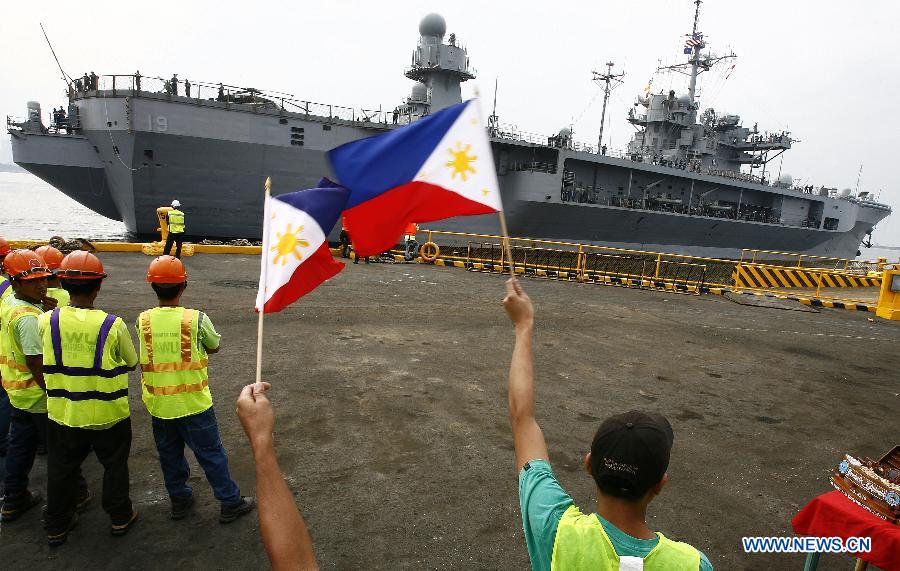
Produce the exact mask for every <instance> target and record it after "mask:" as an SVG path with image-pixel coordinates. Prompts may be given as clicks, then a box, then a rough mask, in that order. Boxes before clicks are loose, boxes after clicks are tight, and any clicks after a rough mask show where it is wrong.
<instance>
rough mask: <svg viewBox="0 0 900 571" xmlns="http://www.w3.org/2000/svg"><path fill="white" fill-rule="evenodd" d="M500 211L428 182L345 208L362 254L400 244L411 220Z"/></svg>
mask: <svg viewBox="0 0 900 571" xmlns="http://www.w3.org/2000/svg"><path fill="white" fill-rule="evenodd" d="M491 212H497V211H496V210H494V209H493V208H491V207H490V206H486V205H484V204H482V203H480V202H475V201H474V200H469V199H468V198H465V197H464V196H462V195H460V194H457V193H455V192H452V191H449V190H447V189H445V188H443V187H440V186H436V185H433V184H429V183H427V182H410V183H407V184H404V185H401V186H398V187H395V188H392V189H391V190H389V191H387V192H384V193H382V194H380V195H378V196H376V197H375V198H372V199H371V200H367V201H365V202H363V203H361V204H357V205H356V206H354V207H353V208H350V209H348V210H345V211H344V224H345V225H346V228H347V232H349V233H350V239H351V240H353V248H354V249H355V250H356V253H357V254H358V255H360V256H375V255H378V254H381V253H382V252H386V251H388V250H390V249H391V248H393V247H394V246H396V245H397V243H398V242H399V241H400V236H402V235H403V230H404V228H406V225H407V224H409V223H410V222H416V223H423V222H434V221H435V220H443V219H445V218H452V217H454V216H470V215H475V214H490V213H491Z"/></svg>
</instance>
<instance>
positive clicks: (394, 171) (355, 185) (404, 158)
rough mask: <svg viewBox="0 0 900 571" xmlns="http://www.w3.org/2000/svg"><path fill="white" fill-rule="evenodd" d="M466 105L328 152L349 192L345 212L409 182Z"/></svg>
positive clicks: (332, 164)
mask: <svg viewBox="0 0 900 571" xmlns="http://www.w3.org/2000/svg"><path fill="white" fill-rule="evenodd" d="M468 104H469V101H465V102H463V103H459V104H457V105H454V106H452V107H448V108H446V109H442V110H440V111H438V112H437V113H434V114H433V115H429V116H427V117H424V118H422V119H419V120H418V121H416V122H415V123H412V124H410V125H408V126H406V127H401V128H399V129H394V130H393V131H390V132H388V133H385V134H383V135H378V136H375V137H369V138H367V139H362V140H359V141H352V142H350V143H346V144H344V145H341V146H340V147H338V148H336V149H332V150H331V151H329V152H328V159H329V160H330V161H331V166H332V168H333V169H334V172H335V174H336V175H337V178H338V180H340V182H341V184H342V185H344V186H346V187H347V188H349V189H350V191H351V192H350V198H349V200H348V201H347V208H352V207H354V206H356V205H357V204H360V203H362V202H365V201H367V200H370V199H372V198H375V197H376V196H378V195H380V194H382V193H384V192H386V191H388V190H390V189H392V188H394V187H397V186H400V185H402V184H406V183H408V182H410V181H412V179H413V177H414V176H416V173H417V172H419V169H420V168H421V166H422V164H424V163H425V160H426V159H428V157H429V156H430V155H431V153H432V152H434V149H435V147H437V145H438V143H440V142H441V139H442V138H443V137H444V134H446V133H447V131H448V130H449V129H450V127H451V126H453V124H454V123H455V122H456V119H457V118H458V117H459V115H460V114H461V113H462V112H463V110H464V109H465V108H466V105H468Z"/></svg>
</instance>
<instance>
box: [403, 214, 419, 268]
mask: <svg viewBox="0 0 900 571" xmlns="http://www.w3.org/2000/svg"><path fill="white" fill-rule="evenodd" d="M418 231H419V225H418V224H416V223H415V222H409V223H408V224H407V225H406V228H405V229H404V230H403V242H404V246H405V249H404V250H405V251H404V254H405V255H404V258H405V259H406V260H407V261H409V260H412V259H413V258H415V257H416V250H417V249H418V247H419V244H418V243H416V233H417V232H418Z"/></svg>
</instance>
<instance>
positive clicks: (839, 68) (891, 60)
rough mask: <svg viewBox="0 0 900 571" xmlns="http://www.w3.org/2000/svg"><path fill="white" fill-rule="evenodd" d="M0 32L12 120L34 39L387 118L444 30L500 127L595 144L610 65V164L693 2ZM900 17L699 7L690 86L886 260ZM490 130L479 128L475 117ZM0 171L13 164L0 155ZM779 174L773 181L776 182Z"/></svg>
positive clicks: (4, 146)
mask: <svg viewBox="0 0 900 571" xmlns="http://www.w3.org/2000/svg"><path fill="white" fill-rule="evenodd" d="M2 11H3V16H2V18H0V53H2V54H3V56H2V58H0V86H2V89H0V112H2V113H3V114H5V115H13V116H23V115H24V114H25V103H26V101H28V100H37V101H40V102H41V104H42V105H43V108H44V110H45V111H46V110H49V109H50V108H52V107H53V106H55V105H60V104H63V103H64V97H63V89H64V84H63V83H62V81H61V80H60V79H59V75H60V74H59V71H58V70H57V68H56V64H55V63H54V61H53V58H52V56H51V54H50V51H49V49H48V48H47V45H46V43H45V41H44V38H43V36H42V35H41V31H40V28H39V26H38V23H39V22H43V24H44V26H45V28H46V29H47V32H48V34H49V35H50V39H51V41H52V42H53V44H54V47H55V48H56V53H57V55H58V56H59V58H60V61H61V62H62V65H63V67H64V68H65V70H66V71H67V72H68V73H69V74H70V75H72V76H75V75H80V74H82V73H84V72H85V71H91V70H93V71H96V72H97V73H98V74H126V73H132V72H133V71H134V70H135V69H140V70H141V73H143V74H144V75H157V76H170V75H171V74H172V73H178V75H179V77H180V78H188V79H191V80H195V81H196V80H200V81H208V82H216V83H217V82H220V81H221V82H224V83H226V84H233V85H244V86H253V87H257V88H261V89H269V90H277V91H284V92H288V93H292V94H295V95H296V96H298V97H299V98H302V99H308V100H312V101H318V102H324V103H332V104H338V105H346V106H352V107H365V108H368V109H371V108H377V107H378V106H379V105H382V106H384V107H385V108H390V107H393V106H394V105H396V104H398V103H400V102H401V101H402V98H403V97H405V96H406V95H408V93H409V89H410V87H411V85H412V82H411V81H410V80H408V79H406V78H405V77H404V76H403V73H402V72H403V68H404V66H406V65H408V64H409V61H410V53H411V51H412V50H413V48H414V47H415V45H416V41H417V39H418V22H419V20H420V19H421V18H422V16H424V15H425V14H427V13H428V12H431V11H436V12H439V13H441V14H442V15H443V16H444V17H445V18H446V20H447V27H448V32H455V33H456V34H457V37H458V38H459V39H460V41H461V42H462V43H463V44H464V45H466V46H467V47H468V49H469V56H470V59H471V62H472V65H473V66H474V67H475V68H476V69H477V71H478V78H477V79H476V80H475V81H474V82H468V83H466V84H465V85H464V92H463V94H464V96H468V95H471V94H472V93H473V90H474V87H475V85H476V84H477V85H479V86H480V89H481V93H482V95H483V96H484V97H485V99H486V101H485V104H486V107H487V109H489V108H490V105H491V101H490V99H491V96H492V95H493V85H494V79H495V78H499V85H500V87H499V94H498V104H497V111H498V114H499V116H500V119H501V121H503V122H507V123H512V124H515V125H517V126H518V127H519V128H520V129H522V130H524V131H531V132H536V133H541V134H550V133H552V132H555V131H558V130H559V129H560V128H561V127H564V126H568V125H570V124H573V126H574V131H575V138H576V139H578V140H581V141H584V142H587V143H591V144H596V138H597V131H598V129H599V125H600V110H601V103H602V96H598V93H599V88H598V87H597V86H596V85H595V84H593V83H592V82H591V70H593V69H598V70H599V69H601V68H602V66H603V62H605V61H607V60H612V61H614V62H615V63H616V69H617V70H621V69H624V71H625V72H626V74H627V75H626V77H625V78H624V79H625V83H624V84H623V85H621V86H620V87H618V88H617V89H616V91H615V92H614V94H613V96H612V97H611V98H610V104H609V110H608V118H607V123H606V125H607V132H606V134H607V136H606V137H604V139H605V140H608V139H611V141H610V143H611V144H610V147H611V148H622V147H624V146H625V144H626V142H627V141H628V139H629V138H630V137H631V135H632V133H633V132H634V130H633V128H632V127H631V126H630V125H629V124H628V123H627V122H626V121H625V116H626V113H627V112H628V108H629V107H630V106H631V105H632V104H633V102H634V97H635V95H636V94H637V93H639V92H642V91H643V89H644V86H645V85H646V84H647V82H648V80H650V79H651V78H654V79H653V85H654V89H655V90H656V89H659V88H664V89H669V88H670V87H671V88H672V89H675V90H676V91H678V92H679V93H680V92H682V91H686V85H687V81H686V78H684V77H683V76H679V75H675V74H669V75H663V74H660V75H655V76H654V71H655V69H656V67H657V66H658V65H659V61H660V60H662V62H663V63H676V62H679V61H682V60H683V58H684V57H685V56H683V55H682V53H681V47H682V45H683V42H684V34H685V33H688V32H690V29H691V23H692V18H693V3H692V2H691V1H690V0H643V1H642V2H607V1H597V0H594V1H584V2H581V1H578V2H576V1H568V2H559V1H557V2H550V1H547V0H541V1H536V2H535V1H531V0H519V1H517V2H486V1H484V0H482V1H480V2H474V1H469V0H457V1H455V2H446V1H425V2H410V1H404V2H400V1H393V0H391V1H387V0H381V1H378V2H366V1H351V0H330V1H328V2H324V1H303V2H300V1H295V2H242V3H226V2H221V1H219V2H205V1H191V2H187V1H184V0H181V1H178V2H175V1H168V0H157V1H155V2H140V3H138V2H121V1H114V2H112V1H106V0H90V1H84V2H80V3H79V2H76V3H73V2H58V1H55V0H54V1H44V2H40V3H35V2H23V1H21V0H12V2H11V3H10V0H6V1H5V2H4V8H3V10H2ZM898 17H900V4H898V3H896V2H893V1H867V2H846V1H837V0H818V1H798V0H792V1H786V0H777V1H775V0H757V1H756V2H753V3H752V4H747V3H743V2H734V1H733V0H707V1H705V2H704V3H703V5H702V11H701V16H700V29H701V31H703V32H704V33H705V34H706V39H707V42H708V44H709V46H710V48H712V49H713V51H715V52H720V53H727V52H729V51H731V50H733V51H734V52H735V53H736V54H737V55H738V59H737V60H736V61H737V65H736V66H735V68H734V70H733V72H732V73H731V76H730V78H728V79H726V78H725V75H726V72H727V71H728V67H729V66H730V63H729V64H726V65H725V66H723V67H722V68H720V69H719V70H714V71H711V72H709V73H707V74H704V75H702V76H701V82H700V87H701V91H700V103H701V106H702V107H704V108H705V107H708V106H712V107H714V108H715V109H716V110H717V111H720V112H730V113H737V114H739V115H741V117H742V119H743V122H744V125H746V126H752V125H753V123H754V122H757V121H758V122H759V127H760V129H761V130H770V131H775V130H782V129H789V130H790V131H791V132H792V133H793V135H794V136H795V137H796V138H798V139H800V140H801V142H799V143H797V144H796V146H795V148H794V149H792V150H790V151H788V152H787V153H786V154H785V155H784V163H783V165H782V171H783V172H785V173H790V174H791V175H793V177H794V180H795V181H796V180H798V179H800V180H801V181H802V182H804V183H807V184H815V185H822V184H824V185H827V186H834V187H838V188H843V187H851V188H855V186H856V181H857V173H858V171H859V167H860V165H861V164H862V165H863V171H862V177H861V180H860V190H869V191H872V192H874V193H876V194H878V193H880V198H881V200H882V201H883V202H887V203H889V204H891V205H892V206H893V207H894V209H895V210H897V213H896V214H895V215H894V216H893V217H892V218H893V219H892V220H891V219H889V220H888V221H887V222H886V223H883V224H882V226H880V227H879V228H878V230H877V231H876V233H875V240H876V241H877V242H879V243H882V244H897V245H900V182H898V181H900V176H898V172H900V164H898V161H897V156H898V151H897V138H898V133H900V118H898V117H900V115H898V114H897V113H896V112H894V111H893V109H894V108H895V107H896V105H895V104H894V103H893V99H894V98H896V97H897V96H898V93H900V79H898V78H900V73H898V72H900V64H898V61H900V58H898V53H900V34H898V33H897V32H896V28H897V22H898V19H900V18H898ZM486 114H487V111H486ZM0 162H11V152H10V146H9V137H8V135H7V134H6V133H5V131H4V132H3V133H2V137H0ZM777 168H778V165H777V162H776V164H775V165H774V169H775V170H776V171H777Z"/></svg>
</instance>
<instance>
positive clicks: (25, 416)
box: [3, 408, 47, 503]
mask: <svg viewBox="0 0 900 571" xmlns="http://www.w3.org/2000/svg"><path fill="white" fill-rule="evenodd" d="M41 442H47V413H46V412H44V413H34V414H32V413H30V412H26V411H24V410H19V409H17V408H12V410H11V411H10V433H9V447H8V448H7V450H6V479H5V481H4V485H3V489H4V493H5V494H6V497H7V500H8V501H10V502H11V503H15V501H16V500H17V499H18V498H20V497H24V496H25V495H26V494H27V492H28V475H29V474H30V473H31V467H32V466H33V465H34V455H35V454H36V453H37V449H38V444H40V443H41Z"/></svg>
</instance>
